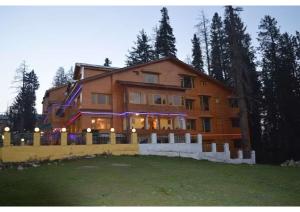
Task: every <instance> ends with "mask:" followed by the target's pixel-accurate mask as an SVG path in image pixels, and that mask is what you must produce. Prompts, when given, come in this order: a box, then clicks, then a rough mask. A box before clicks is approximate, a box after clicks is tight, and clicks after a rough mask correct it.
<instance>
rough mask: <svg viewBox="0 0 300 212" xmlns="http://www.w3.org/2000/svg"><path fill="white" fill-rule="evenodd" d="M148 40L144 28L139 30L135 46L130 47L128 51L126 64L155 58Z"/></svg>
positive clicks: (145, 61) (129, 64) (130, 64)
mask: <svg viewBox="0 0 300 212" xmlns="http://www.w3.org/2000/svg"><path fill="white" fill-rule="evenodd" d="M149 42H150V39H149V38H148V36H147V34H146V32H145V31H144V30H142V31H140V34H139V35H138V36H137V41H136V42H135V45H136V46H134V47H132V49H131V51H129V55H127V60H126V64H127V66H132V65H137V64H141V63H147V62H149V61H152V60H154V59H155V55H154V50H153V49H152V46H151V45H150V44H149Z"/></svg>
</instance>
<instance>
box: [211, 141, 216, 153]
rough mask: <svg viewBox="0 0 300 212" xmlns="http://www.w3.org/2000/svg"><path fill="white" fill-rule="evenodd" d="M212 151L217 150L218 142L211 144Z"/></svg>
mask: <svg viewBox="0 0 300 212" xmlns="http://www.w3.org/2000/svg"><path fill="white" fill-rule="evenodd" d="M211 151H212V152H214V153H216V152H217V144H216V143H212V144H211Z"/></svg>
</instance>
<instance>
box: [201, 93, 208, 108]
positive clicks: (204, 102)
mask: <svg viewBox="0 0 300 212" xmlns="http://www.w3.org/2000/svg"><path fill="white" fill-rule="evenodd" d="M200 106H201V110H202V111H209V96H200Z"/></svg>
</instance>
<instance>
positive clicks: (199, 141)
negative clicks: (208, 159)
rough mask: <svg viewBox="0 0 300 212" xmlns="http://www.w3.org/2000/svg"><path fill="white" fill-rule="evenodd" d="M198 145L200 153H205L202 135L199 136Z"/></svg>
mask: <svg viewBox="0 0 300 212" xmlns="http://www.w3.org/2000/svg"><path fill="white" fill-rule="evenodd" d="M197 143H198V144H199V148H200V150H199V151H200V152H203V147H202V135H201V134H197Z"/></svg>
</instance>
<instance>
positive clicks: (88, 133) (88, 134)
mask: <svg viewBox="0 0 300 212" xmlns="http://www.w3.org/2000/svg"><path fill="white" fill-rule="evenodd" d="M91 131H92V130H91V128H87V130H86V134H85V139H86V145H92V144H93V133H92V132H91Z"/></svg>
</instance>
